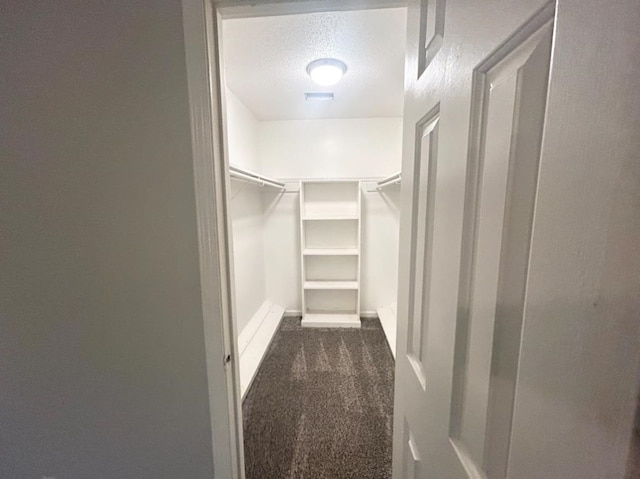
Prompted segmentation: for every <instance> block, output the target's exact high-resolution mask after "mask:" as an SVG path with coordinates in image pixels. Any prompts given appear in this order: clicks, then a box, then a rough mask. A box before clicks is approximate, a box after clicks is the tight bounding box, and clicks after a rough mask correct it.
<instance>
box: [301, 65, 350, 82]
mask: <svg viewBox="0 0 640 479" xmlns="http://www.w3.org/2000/svg"><path fill="white" fill-rule="evenodd" d="M346 71H347V65H345V64H344V62H341V61H340V60H336V59H334V58H320V59H319V60H314V61H312V62H311V63H309V65H307V73H308V74H309V76H310V77H311V79H312V80H313V81H314V82H316V83H317V84H318V85H322V86H329V85H335V84H336V83H338V82H339V81H340V79H341V78H342V75H344V74H345V73H346Z"/></svg>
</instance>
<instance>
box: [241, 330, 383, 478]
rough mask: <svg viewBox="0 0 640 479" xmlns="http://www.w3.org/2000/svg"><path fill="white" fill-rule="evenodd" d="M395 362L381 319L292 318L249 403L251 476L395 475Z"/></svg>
mask: <svg viewBox="0 0 640 479" xmlns="http://www.w3.org/2000/svg"><path fill="white" fill-rule="evenodd" d="M393 368H394V363H393V357H392V356H391V351H390V350H389V346H388V345H387V342H386V339H385V336H384V333H383V331H382V328H381V326H380V321H378V320H377V319H363V320H362V328H361V329H315V328H305V329H303V328H301V327H300V318H285V319H284V320H283V321H282V324H281V325H280V328H279V330H278V332H277V333H276V335H275V337H274V339H273V342H272V343H271V346H270V347H269V350H268V351H267V354H266V356H265V358H264V360H263V362H262V365H261V366H260V369H259V370H258V373H257V375H256V378H255V380H254V382H253V385H252V386H251V389H250V390H249V392H248V394H247V396H246V398H245V401H244V403H243V406H242V412H243V415H244V451H245V464H246V474H247V479H280V478H313V479H320V478H331V479H340V478H359V479H360V478H367V479H369V478H370V479H375V478H390V477H391V433H392V417H393Z"/></svg>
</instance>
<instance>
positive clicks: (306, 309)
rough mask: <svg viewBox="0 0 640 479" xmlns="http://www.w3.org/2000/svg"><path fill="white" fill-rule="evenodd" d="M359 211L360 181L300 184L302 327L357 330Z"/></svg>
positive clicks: (304, 182) (358, 306)
mask: <svg viewBox="0 0 640 479" xmlns="http://www.w3.org/2000/svg"><path fill="white" fill-rule="evenodd" d="M360 211H361V193H360V182H359V181H347V180H345V181H303V182H300V241H301V245H300V249H301V251H302V252H303V254H302V255H301V260H300V263H301V278H302V281H301V282H302V326H305V327H360V316H359V315H360ZM314 250H315V251H316V252H317V251H318V250H322V251H330V250H337V251H341V252H343V253H344V251H349V252H350V253H349V254H336V255H331V254H330V255H326V256H320V255H317V254H304V252H306V251H314Z"/></svg>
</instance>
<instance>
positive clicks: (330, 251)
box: [302, 248, 360, 256]
mask: <svg viewBox="0 0 640 479" xmlns="http://www.w3.org/2000/svg"><path fill="white" fill-rule="evenodd" d="M302 254H303V255H305V256H357V255H359V254H360V253H359V251H358V248H307V249H305V250H304V251H303V252H302Z"/></svg>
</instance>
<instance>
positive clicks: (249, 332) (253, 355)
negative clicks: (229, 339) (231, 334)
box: [238, 301, 284, 399]
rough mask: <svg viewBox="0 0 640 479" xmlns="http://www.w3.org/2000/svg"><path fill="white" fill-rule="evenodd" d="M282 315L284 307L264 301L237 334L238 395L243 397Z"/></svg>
mask: <svg viewBox="0 0 640 479" xmlns="http://www.w3.org/2000/svg"><path fill="white" fill-rule="evenodd" d="M283 316H284V308H283V307H282V306H279V305H277V304H273V303H272V302H271V301H265V302H264V303H263V304H262V306H260V308H259V309H258V311H256V314H255V315H254V316H253V317H252V318H251V320H250V321H249V323H247V325H246V326H245V327H244V329H243V330H242V332H241V333H240V334H239V335H238V352H239V353H240V361H239V363H240V395H241V398H242V399H244V398H245V396H246V394H247V391H248V390H249V388H250V387H251V383H252V382H253V380H254V378H255V376H256V373H257V372H258V368H259V367H260V364H261V363H262V360H263V359H264V356H265V354H266V353H267V349H269V345H270V344H271V340H272V339H273V336H274V335H275V334H276V331H277V330H278V326H280V321H281V320H282V318H283Z"/></svg>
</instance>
